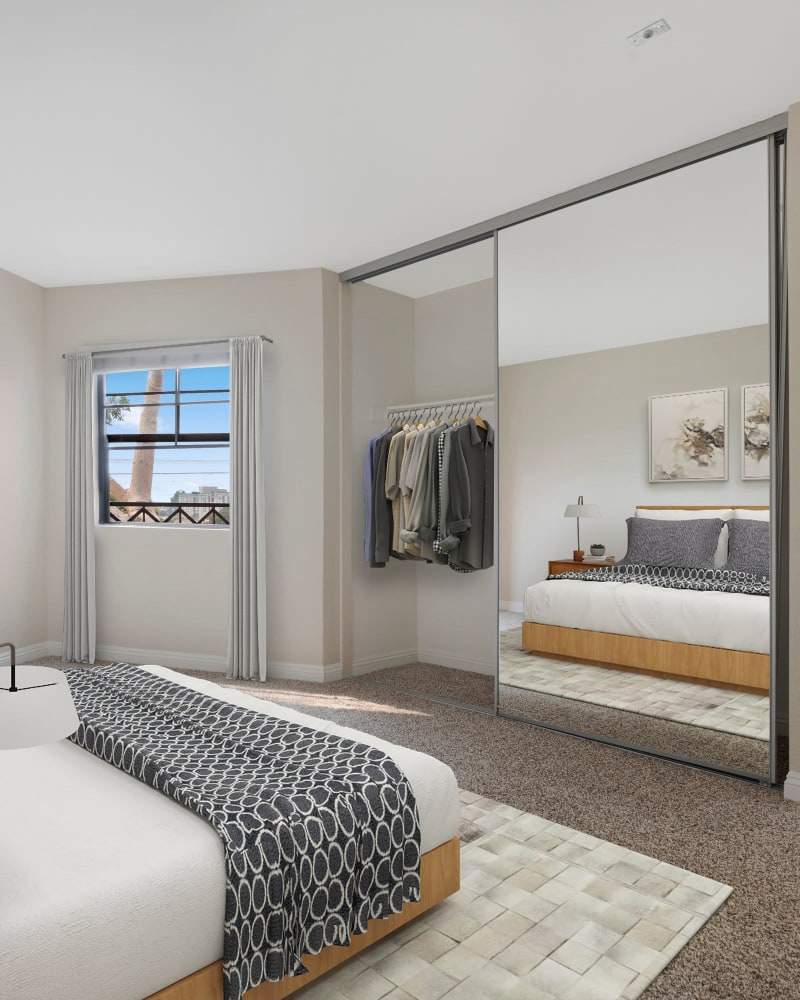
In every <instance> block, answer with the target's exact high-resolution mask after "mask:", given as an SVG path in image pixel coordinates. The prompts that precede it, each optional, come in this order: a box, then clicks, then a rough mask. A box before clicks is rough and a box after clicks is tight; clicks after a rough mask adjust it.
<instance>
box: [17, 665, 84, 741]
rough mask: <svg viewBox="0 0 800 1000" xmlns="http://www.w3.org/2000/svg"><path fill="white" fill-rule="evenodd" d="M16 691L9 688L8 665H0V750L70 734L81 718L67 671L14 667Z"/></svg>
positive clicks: (60, 737) (53, 739)
mask: <svg viewBox="0 0 800 1000" xmlns="http://www.w3.org/2000/svg"><path fill="white" fill-rule="evenodd" d="M16 675H17V677H16V683H17V688H18V689H19V690H17V691H9V690H8V688H9V687H10V685H11V667H0V689H2V690H0V750H17V749H19V748H20V747H34V746H38V745H39V744H40V743H53V742H54V741H55V740H62V739H64V737H65V736H71V735H72V733H74V732H75V730H76V729H77V728H78V725H79V723H80V719H79V718H78V713H77V712H76V711H75V703H74V702H73V700H72V692H71V691H70V689H69V684H68V683H67V678H66V675H65V674H64V673H63V671H61V670H56V669H55V668H53V667H34V666H27V665H26V666H21V667H19V666H18V667H17V668H16Z"/></svg>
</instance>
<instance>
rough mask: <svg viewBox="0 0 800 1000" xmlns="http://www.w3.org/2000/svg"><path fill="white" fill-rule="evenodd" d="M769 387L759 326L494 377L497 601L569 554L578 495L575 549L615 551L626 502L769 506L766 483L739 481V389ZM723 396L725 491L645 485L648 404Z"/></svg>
mask: <svg viewBox="0 0 800 1000" xmlns="http://www.w3.org/2000/svg"><path fill="white" fill-rule="evenodd" d="M768 381H769V329H768V327H766V326H764V327H745V328H743V329H740V330H731V331H718V332H715V333H709V334H704V335H701V336H697V337H683V338H680V339H677V340H667V341H661V342H659V343H654V344H641V345H638V346H636V347H621V348H616V349H614V350H608V351H596V352H592V353H590V354H575V355H570V356H569V357H565V358H552V359H547V360H545V361H536V362H530V363H529V364H523V365H509V366H508V367H504V368H501V369H500V407H501V412H502V417H503V434H502V439H501V442H500V455H501V459H500V502H501V520H500V600H501V602H503V603H501V606H507V607H509V608H513V609H514V610H521V603H522V600H523V594H524V591H525V588H526V587H527V586H529V585H530V584H531V583H536V582H537V581H538V580H543V579H544V578H545V576H546V575H547V561H548V559H557V558H564V557H569V556H570V555H571V553H572V550H573V549H574V548H575V547H576V544H577V542H576V524H575V520H574V519H572V518H565V517H564V516H563V514H564V507H565V506H566V504H568V503H575V502H576V501H577V498H578V496H579V495H581V494H582V495H583V496H584V499H585V501H586V503H596V504H598V505H599V507H600V512H601V514H602V517H601V518H599V519H597V520H594V519H592V520H588V519H583V520H582V521H581V545H582V548H584V549H585V550H588V548H589V545H590V544H591V543H592V542H595V541H598V542H602V543H603V544H605V546H606V549H607V552H608V553H609V554H611V555H615V556H616V557H617V558H621V557H622V556H623V555H624V554H625V548H626V541H627V529H626V525H625V518H626V517H629V516H630V515H631V514H632V513H633V508H634V507H635V506H636V504H648V503H650V504H664V505H672V504H674V505H680V504H720V505H723V504H726V503H731V504H734V503H735V504H769V485H768V482H766V481H764V482H761V481H758V482H756V481H748V482H743V481H742V479H741V475H740V441H741V436H740V431H739V427H740V410H741V397H740V390H741V386H742V384H747V383H753V382H768ZM722 386H727V387H728V434H729V442H730V445H729V470H728V476H729V478H728V481H727V482H713V483H705V484H703V483H698V484H695V483H650V482H648V403H647V400H648V396H656V395H661V394H665V393H671V392H683V391H688V390H692V389H713V388H719V387H722Z"/></svg>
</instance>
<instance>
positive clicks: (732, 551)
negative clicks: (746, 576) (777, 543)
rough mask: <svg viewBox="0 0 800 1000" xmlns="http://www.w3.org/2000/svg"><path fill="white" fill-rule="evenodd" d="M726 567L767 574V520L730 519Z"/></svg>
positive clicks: (744, 571) (761, 574) (760, 574)
mask: <svg viewBox="0 0 800 1000" xmlns="http://www.w3.org/2000/svg"><path fill="white" fill-rule="evenodd" d="M728 523H729V526H730V527H729V530H730V538H729V554H728V565H727V567H726V569H735V570H738V571H739V572H742V573H757V574H758V575H759V576H769V521H754V520H753V519H752V518H747V519H745V518H742V519H741V520H738V519H737V520H735V521H730V522H728Z"/></svg>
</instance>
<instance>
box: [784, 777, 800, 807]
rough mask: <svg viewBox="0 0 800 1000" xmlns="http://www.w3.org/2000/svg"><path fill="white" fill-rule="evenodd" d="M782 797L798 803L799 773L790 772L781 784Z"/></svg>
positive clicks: (799, 789)
mask: <svg viewBox="0 0 800 1000" xmlns="http://www.w3.org/2000/svg"><path fill="white" fill-rule="evenodd" d="M783 797H784V798H785V799H790V800H791V801H792V802H800V771H790V772H789V773H788V774H787V775H786V780H785V781H784V783H783Z"/></svg>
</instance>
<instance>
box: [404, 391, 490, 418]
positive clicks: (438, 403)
mask: <svg viewBox="0 0 800 1000" xmlns="http://www.w3.org/2000/svg"><path fill="white" fill-rule="evenodd" d="M493 402H494V393H493V392H491V393H489V394H488V395H485V396H462V397H461V398H460V399H437V400H434V402H427V403H396V404H395V405H394V406H387V407H386V412H387V413H394V412H395V411H396V410H432V409H437V408H438V407H442V406H460V405H462V404H464V403H493Z"/></svg>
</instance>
